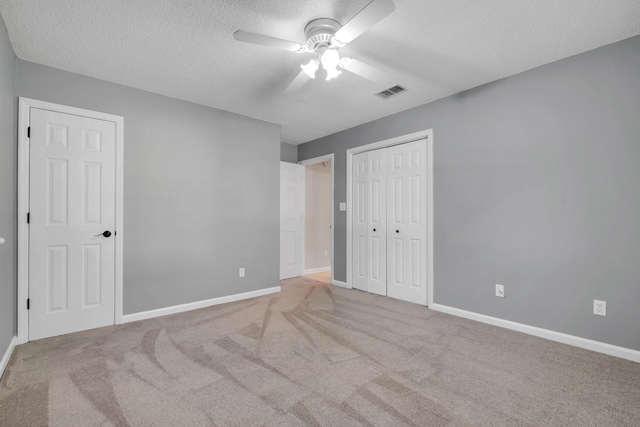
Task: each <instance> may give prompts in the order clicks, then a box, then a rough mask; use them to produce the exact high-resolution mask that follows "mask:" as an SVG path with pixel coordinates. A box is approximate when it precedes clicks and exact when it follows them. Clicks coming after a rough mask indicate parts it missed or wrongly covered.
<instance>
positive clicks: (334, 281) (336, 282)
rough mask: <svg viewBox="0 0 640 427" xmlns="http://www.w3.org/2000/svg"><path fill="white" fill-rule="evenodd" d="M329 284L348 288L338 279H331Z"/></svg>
mask: <svg viewBox="0 0 640 427" xmlns="http://www.w3.org/2000/svg"><path fill="white" fill-rule="evenodd" d="M331 284H332V285H336V286H340V287H341V288H345V289H349V287H348V286H347V284H346V283H345V282H341V281H340V280H332V281H331Z"/></svg>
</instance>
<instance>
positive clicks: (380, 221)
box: [367, 150, 387, 295]
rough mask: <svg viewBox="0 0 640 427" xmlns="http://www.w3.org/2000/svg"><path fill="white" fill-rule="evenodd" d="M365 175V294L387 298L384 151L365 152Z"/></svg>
mask: <svg viewBox="0 0 640 427" xmlns="http://www.w3.org/2000/svg"><path fill="white" fill-rule="evenodd" d="M367 154H368V155H369V156H368V159H367V165H368V168H367V172H368V175H369V176H368V180H367V183H368V190H367V198H368V209H367V210H368V212H369V227H368V229H367V231H368V232H369V239H368V249H369V251H368V259H367V261H368V265H369V268H368V272H369V288H368V291H369V292H371V293H374V294H378V295H387V234H386V233H387V200H386V199H387V189H386V171H385V169H386V168H385V166H386V164H385V158H386V153H385V150H375V151H370V152H368V153H367Z"/></svg>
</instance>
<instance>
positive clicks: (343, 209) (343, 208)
mask: <svg viewBox="0 0 640 427" xmlns="http://www.w3.org/2000/svg"><path fill="white" fill-rule="evenodd" d="M346 210H347V202H340V211H341V212H344V211H346Z"/></svg>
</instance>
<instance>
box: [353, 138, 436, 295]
mask: <svg viewBox="0 0 640 427" xmlns="http://www.w3.org/2000/svg"><path fill="white" fill-rule="evenodd" d="M420 139H426V140H427V165H426V166H427V252H428V254H427V295H426V299H425V300H426V301H427V306H428V307H431V305H432V304H433V129H425V130H422V131H419V132H414V133H410V134H407V135H402V136H397V137H395V138H389V139H385V140H383V141H378V142H374V143H371V144H366V145H361V146H359V147H354V148H350V149H348V150H347V200H346V202H347V288H353V268H352V263H353V259H352V256H353V255H352V251H353V236H352V235H351V223H352V221H353V209H352V207H351V202H352V200H351V199H352V197H353V195H352V194H351V193H352V189H351V185H352V182H351V181H352V173H353V170H352V167H353V166H352V164H353V156H354V155H355V154H358V153H363V152H365V151H371V150H377V149H380V148H386V147H391V146H393V145H399V144H405V143H407V142H412V141H417V140H420Z"/></svg>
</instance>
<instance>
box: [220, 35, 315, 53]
mask: <svg viewBox="0 0 640 427" xmlns="http://www.w3.org/2000/svg"><path fill="white" fill-rule="evenodd" d="M233 38H234V39H236V40H238V41H241V42H245V43H252V44H257V45H261V46H267V47H275V48H276V49H282V50H289V51H291V52H297V51H299V50H300V49H302V48H303V46H302V45H301V44H300V43H296V42H292V41H289V40H283V39H279V38H277V37H271V36H265V35H264V34H257V33H251V32H249V31H242V30H238V31H236V32H235V33H233Z"/></svg>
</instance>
